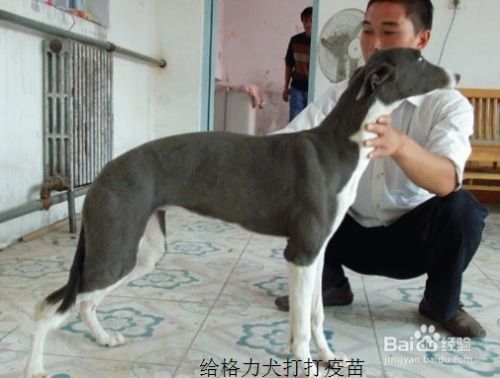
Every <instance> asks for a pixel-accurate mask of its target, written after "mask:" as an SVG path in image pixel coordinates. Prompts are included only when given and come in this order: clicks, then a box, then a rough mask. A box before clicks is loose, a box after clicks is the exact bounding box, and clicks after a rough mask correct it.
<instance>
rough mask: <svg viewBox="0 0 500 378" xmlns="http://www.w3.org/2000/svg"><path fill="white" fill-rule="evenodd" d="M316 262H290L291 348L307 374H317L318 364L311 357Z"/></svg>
mask: <svg viewBox="0 0 500 378" xmlns="http://www.w3.org/2000/svg"><path fill="white" fill-rule="evenodd" d="M315 275H316V264H315V263H313V264H311V265H309V266H298V265H296V264H294V263H292V262H288V282H289V300H290V349H291V353H292V355H293V357H294V358H295V359H296V360H297V361H298V363H299V366H300V365H302V366H303V369H304V372H305V373H306V375H308V376H310V377H314V376H318V375H317V366H316V365H315V364H314V362H313V360H312V358H311V349H310V341H311V312H312V300H313V290H314V284H315V281H316V279H315Z"/></svg>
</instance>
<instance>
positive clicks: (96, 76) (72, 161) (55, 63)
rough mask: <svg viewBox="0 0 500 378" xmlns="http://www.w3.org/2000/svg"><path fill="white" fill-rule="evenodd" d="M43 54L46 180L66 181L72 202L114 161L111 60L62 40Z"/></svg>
mask: <svg viewBox="0 0 500 378" xmlns="http://www.w3.org/2000/svg"><path fill="white" fill-rule="evenodd" d="M43 51H44V179H45V181H46V182H47V181H50V180H52V179H53V178H54V177H62V178H63V179H64V181H65V184H66V186H67V190H68V200H69V201H70V202H71V201H72V200H70V194H71V192H72V191H73V190H74V189H75V188H79V187H82V186H85V185H88V184H90V183H91V182H92V181H93V180H94V179H95V177H96V176H97V174H98V173H99V171H100V170H101V169H102V168H103V166H104V165H105V164H106V163H107V162H108V161H110V160H111V158H112V137H113V112H112V100H113V98H112V90H113V88H112V87H113V85H112V83H113V80H112V74H113V72H112V67H113V62H112V54H111V53H110V52H108V51H106V50H103V49H100V48H97V47H93V46H90V45H86V44H83V43H79V42H76V41H73V40H60V39H52V40H46V41H44V44H43ZM69 207H70V223H71V217H72V214H71V212H72V211H73V213H74V203H70V204H69ZM71 209H73V210H71ZM73 216H74V214H73Z"/></svg>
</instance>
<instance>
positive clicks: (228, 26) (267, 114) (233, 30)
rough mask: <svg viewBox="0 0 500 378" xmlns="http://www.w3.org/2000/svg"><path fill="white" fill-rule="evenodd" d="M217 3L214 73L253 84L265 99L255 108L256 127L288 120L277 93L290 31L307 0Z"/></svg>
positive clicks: (300, 29) (297, 29)
mask: <svg viewBox="0 0 500 378" xmlns="http://www.w3.org/2000/svg"><path fill="white" fill-rule="evenodd" d="M219 4H220V6H219V13H220V15H219V25H220V26H222V29H219V33H218V36H219V39H222V41H221V40H219V41H218V45H219V49H220V50H219V62H218V69H219V73H218V74H219V77H220V78H221V79H222V80H223V81H227V82H229V83H231V84H257V85H258V86H259V87H260V88H261V90H262V91H263V95H264V101H265V102H266V105H265V106H264V108H263V109H262V110H258V111H257V121H256V122H257V131H258V132H259V133H266V132H269V131H271V130H275V129H279V128H282V127H284V126H285V125H286V124H287V123H288V103H285V102H284V101H283V100H282V98H281V93H282V91H283V86H284V81H285V53H286V48H287V46H288V42H289V40H290V37H291V36H292V35H294V34H297V33H300V32H303V31H304V29H303V27H302V23H301V21H300V13H301V12H302V10H303V9H304V8H305V7H307V6H310V5H311V4H312V1H311V0H294V1H293V2H291V1H289V0H273V1H269V0H251V1H249V0H222V1H220V3H219Z"/></svg>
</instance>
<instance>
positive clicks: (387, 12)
mask: <svg viewBox="0 0 500 378" xmlns="http://www.w3.org/2000/svg"><path fill="white" fill-rule="evenodd" d="M429 38H430V30H422V31H420V32H418V33H415V28H414V27H413V23H412V22H411V20H410V19H409V18H408V17H407V16H406V8H405V7H404V6H403V5H401V4H397V3H391V2H382V3H373V4H372V5H371V6H370V7H369V8H368V9H367V11H366V13H365V19H364V21H363V30H362V33H361V50H362V52H363V57H364V58H365V61H367V60H368V59H369V58H370V56H371V55H372V54H373V53H374V52H375V51H376V50H379V49H383V48H387V47H411V48H415V49H418V50H421V49H423V48H424V47H425V45H427V42H428V40H429Z"/></svg>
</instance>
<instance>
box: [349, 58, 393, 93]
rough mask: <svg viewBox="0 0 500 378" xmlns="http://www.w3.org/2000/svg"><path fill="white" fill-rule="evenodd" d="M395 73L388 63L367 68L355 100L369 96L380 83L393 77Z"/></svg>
mask: <svg viewBox="0 0 500 378" xmlns="http://www.w3.org/2000/svg"><path fill="white" fill-rule="evenodd" d="M395 74H396V72H395V69H394V66H392V65H391V64H389V63H382V64H381V65H379V66H378V67H376V68H374V69H372V70H367V71H366V74H365V78H364V81H363V84H362V85H361V89H360V90H359V92H358V95H357V96H356V100H360V99H362V98H364V97H367V96H369V95H370V94H372V93H373V91H374V90H375V89H376V88H377V87H379V86H380V85H381V84H382V83H384V82H386V81H387V80H389V79H393V78H394V77H395Z"/></svg>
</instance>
